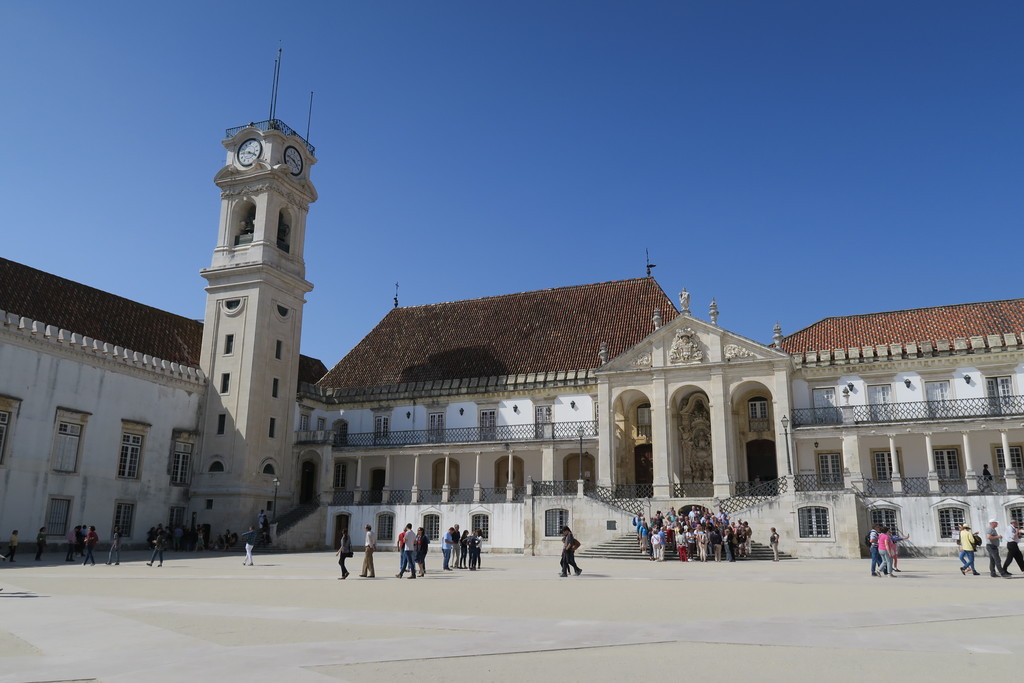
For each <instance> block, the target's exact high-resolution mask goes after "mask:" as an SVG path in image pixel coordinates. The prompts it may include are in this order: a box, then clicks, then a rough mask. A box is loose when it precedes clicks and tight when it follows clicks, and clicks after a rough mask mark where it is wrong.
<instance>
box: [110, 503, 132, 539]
mask: <svg viewBox="0 0 1024 683" xmlns="http://www.w3.org/2000/svg"><path fill="white" fill-rule="evenodd" d="M134 521H135V503H115V504H114V524H113V526H111V527H110V528H111V529H113V528H114V527H115V526H116V527H118V528H119V529H121V538H127V537H129V536H131V535H132V523H133V522H134Z"/></svg>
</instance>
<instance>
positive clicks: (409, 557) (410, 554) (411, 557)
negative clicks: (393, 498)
mask: <svg viewBox="0 0 1024 683" xmlns="http://www.w3.org/2000/svg"><path fill="white" fill-rule="evenodd" d="M398 552H400V553H402V562H401V564H400V565H399V567H398V573H397V574H395V578H396V579H400V578H402V576H403V575H404V574H405V570H406V568H408V569H409V578H410V579H415V578H416V532H415V531H413V530H412V524H406V525H405V531H403V532H402V535H401V536H399V537H398Z"/></svg>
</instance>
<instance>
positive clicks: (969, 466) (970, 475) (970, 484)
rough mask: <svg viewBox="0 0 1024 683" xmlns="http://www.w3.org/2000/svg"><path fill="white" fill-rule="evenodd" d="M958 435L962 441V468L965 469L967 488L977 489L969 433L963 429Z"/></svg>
mask: <svg viewBox="0 0 1024 683" xmlns="http://www.w3.org/2000/svg"><path fill="white" fill-rule="evenodd" d="M960 436H961V437H962V438H963V442H964V468H965V469H966V470H967V472H966V476H967V490H968V491H977V490H978V475H977V473H976V472H975V471H974V455H973V454H972V453H971V439H970V436H971V433H970V432H968V431H966V430H965V431H962V432H960Z"/></svg>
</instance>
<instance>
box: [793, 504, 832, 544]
mask: <svg viewBox="0 0 1024 683" xmlns="http://www.w3.org/2000/svg"><path fill="white" fill-rule="evenodd" d="M797 519H798V520H799V522H800V538H828V537H829V535H830V534H829V528H828V508H823V507H804V508H800V509H798V510H797Z"/></svg>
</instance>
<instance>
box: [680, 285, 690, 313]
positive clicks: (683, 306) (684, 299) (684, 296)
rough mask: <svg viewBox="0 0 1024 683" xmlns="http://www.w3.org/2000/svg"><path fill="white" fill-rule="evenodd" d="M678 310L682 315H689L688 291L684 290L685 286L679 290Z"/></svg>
mask: <svg viewBox="0 0 1024 683" xmlns="http://www.w3.org/2000/svg"><path fill="white" fill-rule="evenodd" d="M679 312H680V313H682V314H683V315H690V293H689V292H687V291H686V287H683V291H681V292H679Z"/></svg>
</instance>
